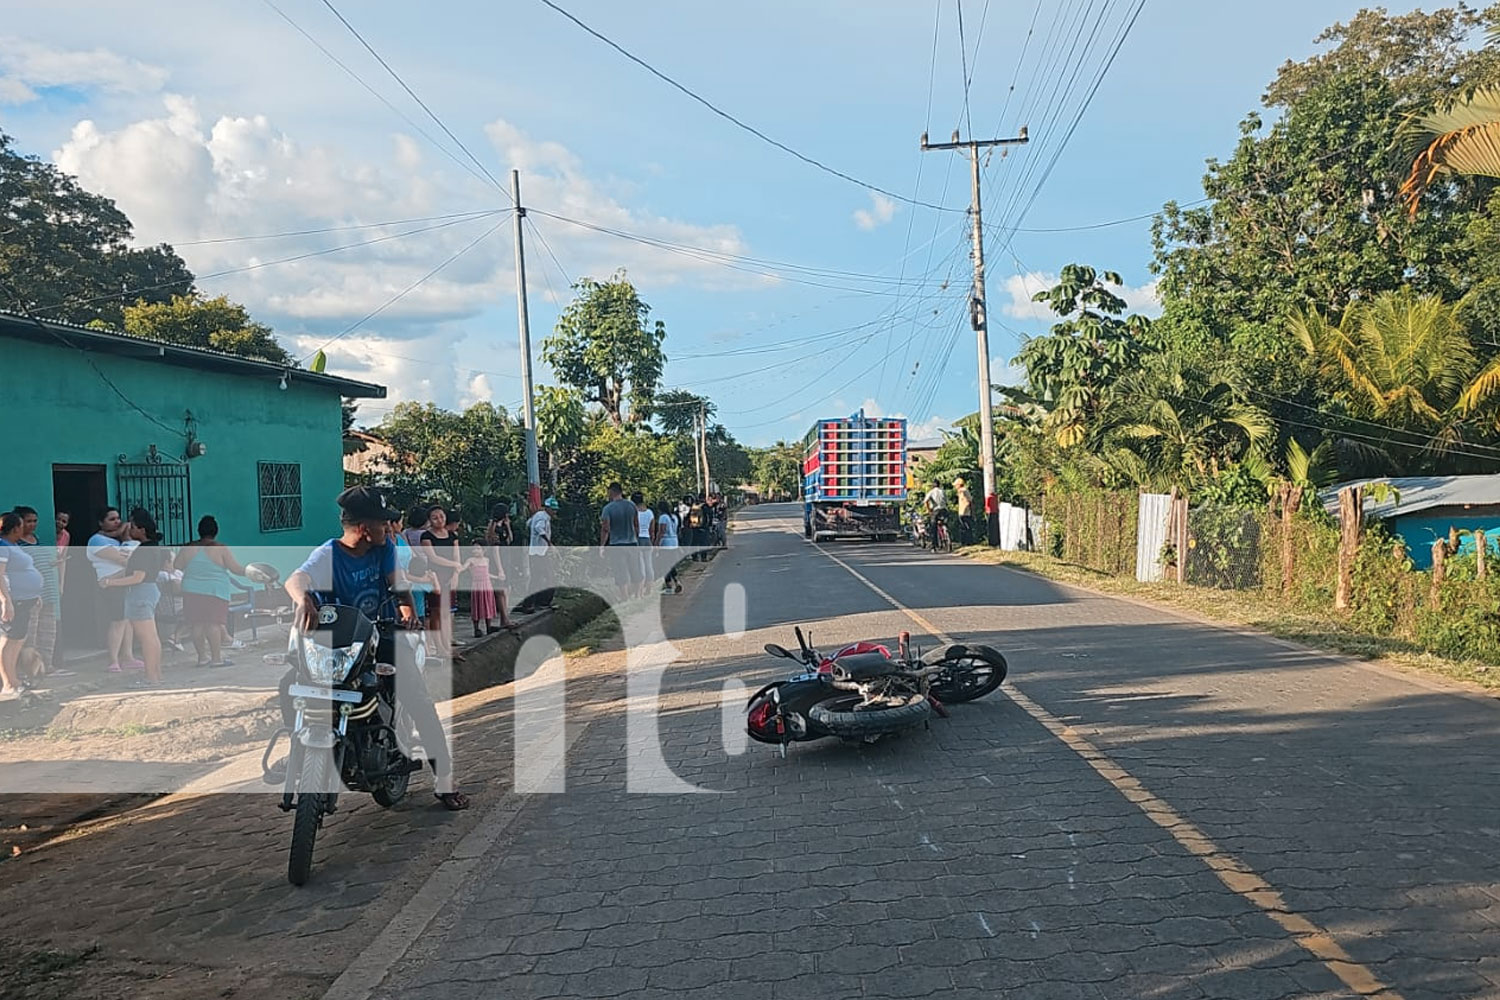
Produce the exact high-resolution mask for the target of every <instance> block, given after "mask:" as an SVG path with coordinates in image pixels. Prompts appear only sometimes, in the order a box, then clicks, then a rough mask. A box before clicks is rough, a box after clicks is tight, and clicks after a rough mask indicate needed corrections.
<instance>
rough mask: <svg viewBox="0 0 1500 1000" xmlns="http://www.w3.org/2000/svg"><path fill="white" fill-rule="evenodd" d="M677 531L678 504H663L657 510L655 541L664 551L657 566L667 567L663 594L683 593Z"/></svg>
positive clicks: (662, 587) (663, 581) (662, 589)
mask: <svg viewBox="0 0 1500 1000" xmlns="http://www.w3.org/2000/svg"><path fill="white" fill-rule="evenodd" d="M677 531H678V520H677V509H676V504H671V503H666V502H663V503H662V504H661V505H660V506H658V507H657V509H656V539H655V540H656V547H657V548H659V549H662V550H663V551H662V552H661V553H660V554H659V555H658V557H657V558H658V560H659V561H658V563H657V565H658V566H661V565H665V566H666V567H667V576H666V578H665V579H664V580H662V583H661V592H662V593H663V594H680V593H682V583H681V582H680V581H679V580H678V579H677V538H678V534H677ZM668 550H670V551H668Z"/></svg>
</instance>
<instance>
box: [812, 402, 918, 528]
mask: <svg viewBox="0 0 1500 1000" xmlns="http://www.w3.org/2000/svg"><path fill="white" fill-rule="evenodd" d="M905 502H906V421H905V420H903V419H901V418H899V417H867V416H865V411H864V410H860V411H859V412H857V413H854V414H852V415H851V416H848V417H842V418H834V419H831V420H819V421H818V422H817V423H815V424H813V426H812V430H810V431H808V432H807V436H806V437H805V438H804V439H803V451H802V526H803V534H804V535H805V536H806V537H807V538H810V539H811V540H812V541H814V542H822V541H828V540H831V539H836V538H866V539H872V540H876V541H893V540H895V539H896V538H897V537H899V536H900V534H901V505H902V504H903V503H905Z"/></svg>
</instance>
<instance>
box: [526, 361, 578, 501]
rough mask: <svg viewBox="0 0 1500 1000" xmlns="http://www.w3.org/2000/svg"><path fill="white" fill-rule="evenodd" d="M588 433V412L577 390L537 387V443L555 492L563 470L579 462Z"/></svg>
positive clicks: (563, 387) (559, 387) (564, 387)
mask: <svg viewBox="0 0 1500 1000" xmlns="http://www.w3.org/2000/svg"><path fill="white" fill-rule="evenodd" d="M587 432H588V413H587V411H586V410H585V409H584V405H583V396H582V395H581V394H580V393H579V392H578V390H576V389H570V388H568V387H566V386H555V385H543V386H538V387H537V400H536V442H537V446H538V447H540V448H541V449H542V450H543V451H545V452H546V453H547V469H548V474H549V475H550V477H551V480H552V491H553V492H554V493H555V492H557V488H558V483H559V481H560V478H561V475H562V472H563V470H564V469H565V468H566V467H567V466H569V465H571V464H572V463H573V462H574V461H575V460H576V457H577V453H578V449H579V447H580V446H581V445H582V444H583V440H584V435H585V434H586V433H587Z"/></svg>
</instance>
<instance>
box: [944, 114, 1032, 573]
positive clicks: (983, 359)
mask: <svg viewBox="0 0 1500 1000" xmlns="http://www.w3.org/2000/svg"><path fill="white" fill-rule="evenodd" d="M1028 141H1029V139H1028V136H1027V134H1026V126H1024V125H1022V126H1021V132H1020V134H1019V135H1017V136H1016V137H1015V138H1013V139H969V140H967V141H960V140H959V138H958V131H957V130H954V132H953V141H952V142H937V143H929V142H928V141H927V133H926V132H923V133H922V151H923V152H924V153H925V152H928V151H930V150H934V149H964V150H968V153H969V168H970V171H971V173H972V175H973V180H972V190H971V192H970V199H971V200H970V205H969V215H970V216H971V221H972V222H973V237H972V238H973V241H974V249H973V257H974V292H973V295H972V296H971V297H970V299H969V322H970V323H971V324H972V325H973V327H974V333H975V336H976V337H977V339H978V341H979V466H980V469H981V470H982V471H983V473H984V514H985V517H984V520H985V526H986V530H985V533H986V535H987V536H988V539H989V543H990V544H991V545H999V544H1000V519H999V513H998V512H999V505H998V504H997V503H996V502H995V413H994V404H993V402H992V400H991V398H990V397H991V390H990V333H989V325H988V321H987V320H986V317H985V310H984V227H983V226H982V225H981V223H980V200H979V151H980V150H981V149H987V148H989V147H991V146H1020V145H1025V144H1026V143H1027V142H1028Z"/></svg>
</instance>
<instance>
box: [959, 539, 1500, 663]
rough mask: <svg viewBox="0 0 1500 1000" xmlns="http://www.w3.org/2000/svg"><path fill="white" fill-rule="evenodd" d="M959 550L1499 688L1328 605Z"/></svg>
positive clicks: (1029, 555) (1029, 556) (1037, 557)
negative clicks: (1322, 608)
mask: <svg viewBox="0 0 1500 1000" xmlns="http://www.w3.org/2000/svg"><path fill="white" fill-rule="evenodd" d="M959 552H960V554H961V555H964V556H966V557H968V558H970V559H973V560H975V561H976V562H984V563H992V564H995V565H1001V566H1010V567H1012V568H1015V569H1022V570H1026V571H1028V572H1032V573H1035V574H1037V575H1038V576H1043V577H1046V578H1047V579H1049V580H1057V581H1058V582H1060V583H1071V584H1076V585H1078V586H1081V587H1087V588H1088V589H1090V590H1097V591H1100V592H1101V593H1105V594H1113V595H1117V596H1121V597H1135V598H1140V599H1142V600H1148V601H1151V602H1153V603H1155V604H1161V605H1165V606H1167V607H1172V608H1177V609H1179V610H1182V611H1187V612H1191V613H1193V614H1196V615H1200V616H1202V617H1204V618H1210V619H1213V620H1214V621H1217V622H1221V623H1223V624H1225V625H1236V626H1241V627H1245V628H1254V629H1259V630H1260V631H1263V632H1268V633H1270V634H1271V635H1274V636H1277V637H1278V638H1282V639H1289V640H1291V641H1293V642H1299V643H1302V644H1303V645H1305V646H1311V647H1313V648H1315V649H1323V650H1328V651H1329V652H1335V653H1342V654H1344V655H1346V656H1354V657H1358V658H1360V659H1365V660H1380V661H1381V662H1383V663H1387V664H1390V665H1392V666H1397V667H1400V668H1402V669H1405V670H1411V671H1415V672H1420V673H1429V674H1438V675H1440V676H1443V677H1448V678H1451V679H1453V680H1459V681H1466V682H1468V683H1471V684H1478V685H1480V686H1482V687H1485V688H1487V689H1489V690H1491V691H1500V669H1497V668H1495V667H1492V666H1490V665H1489V664H1487V663H1480V662H1477V661H1472V660H1463V661H1461V660H1450V659H1447V658H1445V657H1441V656H1437V655H1436V654H1433V653H1429V652H1426V651H1424V650H1423V649H1422V648H1421V647H1419V646H1417V645H1415V644H1413V643H1411V642H1409V641H1407V640H1405V639H1397V638H1392V637H1388V636H1379V635H1373V634H1371V633H1368V632H1361V631H1359V630H1358V629H1357V628H1356V627H1355V626H1354V625H1353V624H1352V623H1351V622H1350V621H1349V620H1348V619H1347V618H1345V617H1344V616H1342V615H1339V614H1337V613H1335V612H1333V611H1332V610H1330V611H1328V612H1327V613H1321V614H1320V613H1316V612H1311V611H1307V610H1303V609H1298V608H1289V607H1287V606H1286V605H1284V604H1282V603H1281V602H1279V601H1277V600H1274V599H1272V598H1271V597H1270V596H1268V595H1266V594H1265V593H1263V592H1261V591H1258V590H1215V589H1210V588H1207V587H1194V586H1189V585H1182V586H1179V585H1177V584H1175V583H1141V582H1140V581H1138V580H1135V579H1133V578H1130V577H1118V576H1110V575H1109V574H1107V573H1100V572H1097V571H1095V570H1091V569H1086V568H1084V567H1082V566H1075V565H1073V564H1071V563H1065V562H1061V561H1059V560H1057V559H1053V558H1051V557H1049V556H1044V555H1041V554H1040V553H1036V552H1002V551H1000V550H998V549H990V548H985V547H982V546H971V547H969V548H965V549H960V550H959Z"/></svg>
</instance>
